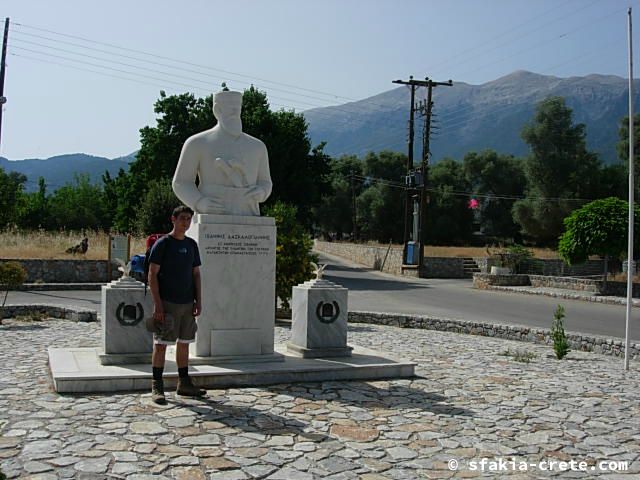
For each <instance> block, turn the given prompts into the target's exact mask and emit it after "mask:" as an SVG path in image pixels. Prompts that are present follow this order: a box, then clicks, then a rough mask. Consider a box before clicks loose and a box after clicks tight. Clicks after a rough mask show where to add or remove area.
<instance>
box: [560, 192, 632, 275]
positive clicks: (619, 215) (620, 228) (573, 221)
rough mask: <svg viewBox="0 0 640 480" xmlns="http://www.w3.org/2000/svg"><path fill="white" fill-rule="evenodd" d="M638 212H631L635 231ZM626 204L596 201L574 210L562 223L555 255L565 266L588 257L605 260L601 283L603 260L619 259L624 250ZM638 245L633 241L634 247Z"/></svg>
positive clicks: (612, 199)
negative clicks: (562, 230)
mask: <svg viewBox="0 0 640 480" xmlns="http://www.w3.org/2000/svg"><path fill="white" fill-rule="evenodd" d="M638 212H639V210H638V209H636V211H635V222H634V223H635V227H634V229H635V230H636V231H637V229H638V227H639V226H640V225H639V224H638V218H640V217H639V215H638ZM628 214H629V204H628V203H627V202H625V201H624V200H620V199H619V198H615V197H610V198H604V199H601V200H596V201H593V202H591V203H588V204H587V205H585V206H583V207H582V208H580V209H578V210H574V211H573V212H572V213H571V215H569V216H568V217H567V218H565V220H564V227H565V230H564V233H563V234H562V236H561V237H560V241H559V243H558V253H559V255H560V258H562V259H563V260H564V261H565V262H567V263H568V264H569V265H574V264H580V263H583V262H585V261H587V259H588V258H589V255H600V256H602V257H604V258H605V267H604V280H605V281H606V274H607V260H608V259H609V258H621V257H622V256H623V255H624V253H625V252H626V250H627V234H628V228H627V223H628ZM638 243H640V242H638V241H636V244H638Z"/></svg>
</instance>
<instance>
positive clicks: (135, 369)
mask: <svg viewBox="0 0 640 480" xmlns="http://www.w3.org/2000/svg"><path fill="white" fill-rule="evenodd" d="M98 354H99V349H98V348H53V347H50V348H49V365H50V368H51V374H52V377H53V382H54V387H55V389H56V391H57V392H58V393H97V392H118V391H135V390H149V388H150V386H151V377H152V375H151V367H150V365H148V364H146V365H145V364H130V365H102V364H101V363H100V362H99V360H98ZM274 354H276V355H279V356H280V357H281V358H282V359H281V361H274V362H256V361H246V362H228V363H220V364H217V365H191V366H190V367H189V375H190V376H191V377H192V378H193V381H194V383H195V384H196V385H198V386H200V387H204V388H219V387H228V386H237V387H242V386H247V387H254V386H256V385H273V384H278V383H292V382H322V381H338V380H373V379H381V378H407V377H413V376H414V369H415V365H416V364H415V363H413V362H409V361H406V360H402V359H395V358H393V357H392V356H391V355H389V354H387V353H383V352H377V351H372V350H368V349H365V348H362V347H354V350H353V354H352V356H350V357H343V358H330V359H327V358H322V359H313V358H298V357H294V356H292V355H288V354H287V349H286V346H284V345H276V346H275V348H274ZM177 380H178V373H177V368H176V364H175V362H174V361H173V357H172V356H171V355H167V363H166V367H165V386H166V388H167V389H168V390H171V389H173V388H175V386H176V383H177Z"/></svg>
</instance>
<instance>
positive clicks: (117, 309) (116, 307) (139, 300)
mask: <svg viewBox="0 0 640 480" xmlns="http://www.w3.org/2000/svg"><path fill="white" fill-rule="evenodd" d="M152 313H153V300H152V297H151V293H150V292H147V294H146V295H145V288H144V284H143V283H141V282H138V281H136V280H134V279H133V278H131V277H123V278H121V279H119V280H116V281H113V282H111V283H109V284H108V285H104V286H103V287H102V304H101V315H102V351H101V352H100V361H101V362H102V363H103V364H105V365H109V364H118V363H127V362H130V361H131V360H132V359H145V358H146V359H148V360H147V361H151V351H152V350H153V338H152V335H151V333H149V332H148V331H147V329H146V327H145V322H144V319H145V318H146V317H148V316H149V315H151V314H152Z"/></svg>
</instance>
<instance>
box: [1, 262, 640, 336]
mask: <svg viewBox="0 0 640 480" xmlns="http://www.w3.org/2000/svg"><path fill="white" fill-rule="evenodd" d="M320 262H321V263H328V264H329V265H328V266H327V268H326V270H325V277H326V278H327V279H329V280H331V281H333V282H336V283H339V284H341V285H343V286H345V287H347V288H348V289H349V309H350V310H365V311H376V312H389V313H408V314H423V315H433V316H437V317H446V318H458V319H463V320H474V321H480V322H488V323H501V324H516V325H528V326H532V327H543V328H549V327H550V326H551V321H552V319H553V311H554V309H555V307H556V305H558V304H559V303H560V304H562V305H563V306H564V307H565V311H566V315H567V316H566V318H565V325H566V329H567V330H569V331H575V332H584V333H590V334H596V335H605V336H615V337H621V338H624V327H625V307H624V306H622V305H604V304H599V303H591V302H584V301H578V300H564V299H556V298H551V297H543V296H537V295H524V294H517V293H503V292H496V291H485V290H476V289H474V288H472V286H471V280H455V279H410V278H404V277H396V276H393V275H389V274H384V273H380V272H376V271H371V270H367V269H365V268H363V267H361V266H358V265H356V264H354V263H350V262H348V261H346V260H344V259H341V258H339V257H333V256H328V255H325V254H322V255H321V256H320ZM7 303H8V304H28V303H35V304H38V303H40V304H54V305H75V306H80V307H84V308H90V309H93V310H97V311H98V312H99V311H100V292H99V291H76V290H73V291H49V292H10V293H9V297H8V299H7ZM639 316H640V308H634V309H633V318H632V322H631V338H632V339H634V340H635V341H640V320H639Z"/></svg>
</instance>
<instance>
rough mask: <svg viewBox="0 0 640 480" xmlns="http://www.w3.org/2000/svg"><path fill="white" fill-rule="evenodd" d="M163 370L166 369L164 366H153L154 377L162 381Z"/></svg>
mask: <svg viewBox="0 0 640 480" xmlns="http://www.w3.org/2000/svg"><path fill="white" fill-rule="evenodd" d="M163 371H164V367H153V379H154V380H156V381H160V382H161V381H162V372H163Z"/></svg>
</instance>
